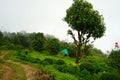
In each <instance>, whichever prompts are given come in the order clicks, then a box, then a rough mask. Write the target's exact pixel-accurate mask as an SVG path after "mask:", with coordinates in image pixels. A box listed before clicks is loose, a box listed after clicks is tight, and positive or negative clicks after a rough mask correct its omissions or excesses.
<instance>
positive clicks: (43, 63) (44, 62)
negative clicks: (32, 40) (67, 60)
mask: <svg viewBox="0 0 120 80" xmlns="http://www.w3.org/2000/svg"><path fill="white" fill-rule="evenodd" d="M41 64H42V65H49V63H48V62H47V61H44V60H43V61H41Z"/></svg>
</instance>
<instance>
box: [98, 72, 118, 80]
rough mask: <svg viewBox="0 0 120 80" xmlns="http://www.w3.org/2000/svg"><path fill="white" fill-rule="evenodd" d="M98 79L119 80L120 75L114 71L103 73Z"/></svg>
mask: <svg viewBox="0 0 120 80" xmlns="http://www.w3.org/2000/svg"><path fill="white" fill-rule="evenodd" d="M100 80H120V75H118V74H116V73H103V74H102V75H101V77H100Z"/></svg>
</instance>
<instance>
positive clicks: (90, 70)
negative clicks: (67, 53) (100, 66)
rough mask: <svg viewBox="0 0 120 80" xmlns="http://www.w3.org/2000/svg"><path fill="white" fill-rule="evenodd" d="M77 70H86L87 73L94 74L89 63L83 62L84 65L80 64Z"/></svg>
mask: <svg viewBox="0 0 120 80" xmlns="http://www.w3.org/2000/svg"><path fill="white" fill-rule="evenodd" d="M79 69H80V71H82V70H84V69H86V70H87V71H89V72H90V73H91V74H93V73H94V67H93V65H92V64H91V63H89V62H84V63H82V64H81V65H79Z"/></svg>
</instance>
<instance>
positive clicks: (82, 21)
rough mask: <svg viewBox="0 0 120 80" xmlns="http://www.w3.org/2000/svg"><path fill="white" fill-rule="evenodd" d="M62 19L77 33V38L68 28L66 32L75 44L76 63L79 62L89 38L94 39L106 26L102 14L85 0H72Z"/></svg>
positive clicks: (100, 34)
mask: <svg viewBox="0 0 120 80" xmlns="http://www.w3.org/2000/svg"><path fill="white" fill-rule="evenodd" d="M64 21H66V22H67V23H68V25H69V27H70V28H71V29H72V30H75V31H76V32H77V34H78V39H76V37H75V34H73V31H72V30H68V34H70V35H71V36H72V38H73V39H74V43H75V44H76V47H77V52H76V63H79V62H80V59H81V58H82V54H83V53H84V52H85V50H88V48H89V47H88V46H87V45H88V44H89V43H90V38H93V39H94V40H96V39H97V38H100V37H102V36H103V35H104V33H105V29H106V27H105V23H104V19H103V16H102V15H100V14H99V12H98V11H96V10H94V9H93V6H92V4H90V3H89V2H87V1H86V0H74V2H73V4H72V6H71V7H70V8H69V9H67V11H66V16H65V18H64ZM83 46H84V49H83V50H82V49H81V48H82V47H83Z"/></svg>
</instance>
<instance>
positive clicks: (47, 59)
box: [44, 58, 55, 64]
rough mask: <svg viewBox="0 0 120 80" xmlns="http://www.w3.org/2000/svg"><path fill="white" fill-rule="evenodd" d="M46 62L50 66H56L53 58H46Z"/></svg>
mask: <svg viewBox="0 0 120 80" xmlns="http://www.w3.org/2000/svg"><path fill="white" fill-rule="evenodd" d="M44 61H47V62H48V63H49V64H54V63H55V60H54V59H51V58H45V59H44Z"/></svg>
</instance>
